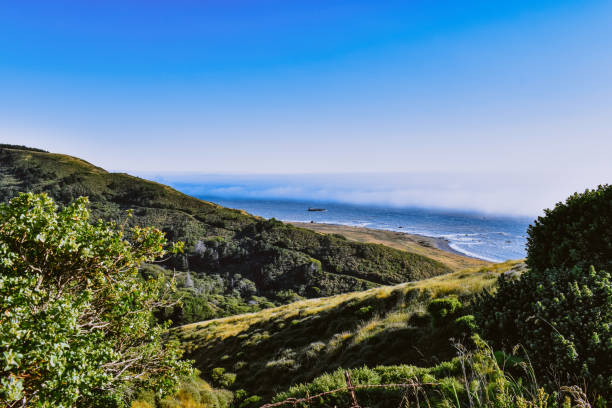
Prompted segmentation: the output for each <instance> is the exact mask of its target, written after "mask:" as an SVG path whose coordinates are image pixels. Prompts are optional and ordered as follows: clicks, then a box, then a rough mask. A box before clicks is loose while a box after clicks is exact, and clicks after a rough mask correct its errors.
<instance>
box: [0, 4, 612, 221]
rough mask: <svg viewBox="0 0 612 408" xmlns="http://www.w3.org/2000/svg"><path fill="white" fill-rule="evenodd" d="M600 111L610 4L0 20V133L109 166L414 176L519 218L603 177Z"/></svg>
mask: <svg viewBox="0 0 612 408" xmlns="http://www.w3.org/2000/svg"><path fill="white" fill-rule="evenodd" d="M611 118H612V2H609V1H592V0H585V1H566V0H556V1H547V0H543V1H522V0H516V1H508V2H493V1H469V0H463V1H393V0H390V1H384V2H381V1H360V0H351V1H334V0H326V1H317V0H309V1H266V0H260V1H231V0H225V1H181V0H176V1H153V0H148V1H137V0H134V1H112V0H108V1H87V2H83V1H62V0H57V1H53V2H50V1H38V2H37V1H27V0H24V1H19V2H6V3H5V4H3V5H2V9H1V11H0V140H1V141H2V142H4V143H17V144H25V145H29V146H35V147H39V148H43V149H47V150H50V151H53V152H61V153H67V154H72V155H75V156H78V157H81V158H84V159H86V160H88V161H90V162H92V163H95V164H96V165H99V166H102V167H104V168H107V169H110V170H120V171H128V172H132V173H138V174H151V173H156V174H157V173H159V174H161V173H176V174H179V173H181V174H185V173H190V174H249V175H253V174H285V175H286V174H339V173H342V174H355V173H359V174H363V173H368V174H371V173H376V174H389V175H391V174H393V175H395V176H394V178H389V180H404V181H405V180H406V179H407V178H408V176H406V175H411V177H413V178H414V176H415V175H419V174H426V175H428V176H427V177H432V178H435V179H436V180H441V181H439V182H437V183H438V184H439V185H441V186H444V188H445V189H448V188H450V187H449V185H446V184H445V181H444V180H448V181H449V183H450V184H453V185H463V186H466V187H465V188H468V186H479V187H478V188H479V189H483V188H484V189H485V190H487V197H489V196H490V198H489V199H490V200H491V203H492V204H491V205H487V208H489V207H490V208H493V210H495V209H496V208H497V210H500V211H502V210H503V211H506V208H507V207H508V200H509V199H510V197H515V199H514V200H513V204H512V206H514V207H513V208H515V209H516V211H518V212H533V211H534V210H533V209H534V208H541V206H542V205H543V204H546V203H551V201H553V200H555V201H558V200H560V199H562V198H563V197H564V196H565V195H567V194H568V193H571V192H573V191H576V190H582V189H584V188H586V187H593V186H596V185H598V184H602V183H606V182H610V181H611V180H610V175H612V160H610V159H609V157H610V152H611V151H612V131H611V129H612V119H611ZM398 174H399V176H398ZM479 177H480V179H479ZM380 179H381V178H380V177H378V178H377V180H380ZM352 180H358V179H356V178H354V179H352ZM374 184H376V183H374ZM391 184H393V183H392V182H391ZM483 186H484V187H483ZM500 186H501V187H500ZM469 188H476V187H469ZM434 190H435V189H433V190H430V191H422V192H420V193H418V196H419V197H421V199H423V195H425V196H426V195H428V194H429V195H430V196H431V197H434V196H435V195H436V194H437V192H436V191H437V190H436V191H434ZM501 190H503V191H507V193H504V194H502V193H500V191H501ZM368 191H373V192H374V193H373V194H375V193H376V191H377V190H376V189H373V188H370V189H369V190H368ZM389 191H390V193H389V194H391V195H393V191H395V190H394V189H393V188H391V187H390V188H389ZM398 191H399V189H398ZM474 192H475V191H474ZM470 193H471V191H470V190H467V191H466V192H465V194H467V195H468V197H469V196H470ZM416 196H417V194H416V193H415V194H413V195H411V196H406V197H404V198H403V199H402V200H399V199H398V198H397V197H398V196H397V195H396V196H393V197H391V198H389V201H394V200H395V201H398V200H399V201H401V202H402V203H405V204H410V202H411V200H412V201H414V200H416V198H415V197H416ZM496 196H498V198H497V199H495V197H496ZM536 196H537V197H536ZM474 197H475V198H477V197H478V196H474ZM516 197H520V198H516ZM435 200H438V201H439V202H442V201H444V200H446V201H448V202H449V203H450V204H452V205H464V204H463V201H460V200H458V201H456V202H455V201H453V198H451V197H447V198H444V197H442V196H440V197H438V198H436V199H435ZM435 200H434V201H435ZM426 201H427V200H426ZM429 201H431V200H429ZM496 201H497V204H496V203H495V202H496ZM515 201H516V202H517V203H516V204H514V202H515ZM474 206H476V207H478V205H477V204H474ZM481 207H482V208H483V209H484V206H481Z"/></svg>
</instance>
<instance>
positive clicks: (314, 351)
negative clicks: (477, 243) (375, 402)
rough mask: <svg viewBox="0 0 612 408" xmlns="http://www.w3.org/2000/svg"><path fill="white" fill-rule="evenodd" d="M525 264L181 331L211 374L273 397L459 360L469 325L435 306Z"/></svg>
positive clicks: (489, 285)
mask: <svg viewBox="0 0 612 408" xmlns="http://www.w3.org/2000/svg"><path fill="white" fill-rule="evenodd" d="M523 269H524V264H523V263H522V262H520V261H509V262H506V263H503V264H496V265H493V266H490V267H485V268H480V269H471V270H466V271H462V272H454V273H451V274H448V275H444V276H439V277H434V278H430V279H426V280H422V281H419V282H413V283H403V284H399V285H395V286H384V287H378V288H374V289H370V290H366V291H363V292H356V293H346V294H341V295H337V296H332V297H328V298H320V299H309V300H304V301H300V302H296V303H292V304H289V305H285V306H281V307H276V308H272V309H267V310H263V311H260V312H257V313H250V314H244V315H239V316H233V317H228V318H223V319H216V320H210V321H205V322H201V323H195V324H189V325H185V326H183V327H181V328H179V329H177V331H176V333H177V334H178V335H179V337H180V339H181V342H182V343H183V344H184V348H185V350H186V351H187V355H188V356H189V357H190V358H193V359H194V360H195V361H196V366H197V367H198V368H199V369H200V370H201V371H202V373H203V376H204V378H210V377H211V376H212V375H213V373H214V372H215V371H214V370H215V369H216V370H217V372H218V371H220V370H221V369H224V370H225V372H226V373H233V374H236V380H235V384H234V387H235V388H244V389H246V390H247V392H248V393H249V394H256V395H259V396H263V397H265V398H266V399H267V398H270V397H271V396H272V395H274V394H275V393H277V392H281V391H284V390H286V389H287V388H288V387H289V386H290V385H292V384H296V383H301V382H308V381H311V380H312V379H313V378H315V377H317V376H318V375H321V374H323V373H324V372H329V371H333V370H334V369H336V368H338V367H342V368H352V367H360V366H362V365H368V366H371V367H373V366H377V365H381V364H383V365H384V364H402V363H404V364H416V365H420V366H431V365H434V364H436V363H437V362H439V361H445V360H448V359H450V358H452V357H453V356H454V354H455V350H454V349H453V347H452V346H451V344H450V341H449V338H450V337H455V338H457V337H461V336H462V335H463V327H461V326H457V325H455V324H454V323H453V322H450V323H448V322H446V323H445V324H443V325H437V324H433V323H432V320H431V316H430V315H429V313H428V312H427V306H428V304H430V302H431V301H432V299H435V298H441V297H446V296H449V295H454V296H457V297H458V299H460V300H462V301H463V302H464V303H469V299H470V298H471V296H473V295H474V294H475V293H478V292H481V291H482V290H483V289H485V288H492V287H493V286H494V284H495V282H496V280H497V277H498V276H499V275H500V274H501V273H504V272H508V271H510V272H509V273H514V272H515V271H516V272H520V271H522V270H523Z"/></svg>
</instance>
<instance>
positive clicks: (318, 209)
mask: <svg viewBox="0 0 612 408" xmlns="http://www.w3.org/2000/svg"><path fill="white" fill-rule="evenodd" d="M308 211H327V210H326V209H325V208H312V207H309V208H308Z"/></svg>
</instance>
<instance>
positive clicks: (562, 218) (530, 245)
mask: <svg viewBox="0 0 612 408" xmlns="http://www.w3.org/2000/svg"><path fill="white" fill-rule="evenodd" d="M544 213H545V215H544V216H543V217H538V219H537V220H536V221H535V223H534V224H533V225H531V226H530V227H529V229H528V234H529V237H528V239H527V264H528V265H529V267H530V268H531V269H539V270H544V269H546V268H572V267H574V266H576V265H578V266H581V267H588V266H590V265H593V266H595V268H596V269H604V270H607V271H612V186H609V185H605V186H599V187H598V188H597V189H595V190H586V191H585V192H584V193H582V194H578V193H576V194H574V195H572V196H570V197H569V198H568V199H567V200H566V201H565V202H564V203H558V204H557V205H556V206H555V208H553V209H552V210H549V209H546V210H544ZM585 270H586V269H585Z"/></svg>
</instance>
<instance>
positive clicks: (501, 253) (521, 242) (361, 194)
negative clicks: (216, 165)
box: [146, 174, 533, 262]
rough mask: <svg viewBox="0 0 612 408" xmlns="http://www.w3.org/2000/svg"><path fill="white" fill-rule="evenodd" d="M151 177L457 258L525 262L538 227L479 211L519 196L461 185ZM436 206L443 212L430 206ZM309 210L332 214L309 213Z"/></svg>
mask: <svg viewBox="0 0 612 408" xmlns="http://www.w3.org/2000/svg"><path fill="white" fill-rule="evenodd" d="M146 176H147V178H149V179H153V180H155V181H159V182H162V183H164V184H168V185H170V186H172V187H174V188H176V189H177V190H179V191H182V192H184V193H186V194H189V195H191V196H194V197H198V198H201V199H203V200H206V201H212V202H215V203H218V204H220V205H223V206H225V207H230V208H236V209H241V210H245V211H247V212H249V213H251V214H253V215H258V216H261V217H264V218H276V219H278V220H281V221H297V222H310V221H314V222H317V223H329V224H340V225H350V226H359V227H366V228H376V229H383V230H390V231H397V232H406V233H411V234H420V235H427V236H430V237H436V238H444V239H446V240H447V241H448V242H449V245H450V246H451V248H453V249H454V250H456V251H458V252H461V253H463V254H465V255H469V256H472V257H476V258H480V259H485V260H489V261H493V262H503V261H505V260H508V259H521V258H524V257H525V256H526V250H525V244H526V240H527V227H528V226H529V224H530V223H532V222H533V216H532V217H527V216H510V215H491V214H504V212H503V209H502V208H501V207H499V208H498V211H496V212H492V211H483V210H479V209H478V207H474V205H485V204H487V203H490V202H491V200H492V197H493V198H495V200H493V202H495V203H498V204H499V203H501V204H503V205H506V204H507V203H508V201H509V200H510V198H509V197H511V198H516V197H521V194H518V193H516V192H515V193H514V194H512V195H511V196H508V195H504V193H503V191H504V190H503V189H502V188H501V187H496V185H495V184H494V183H493V184H491V183H484V184H483V183H482V182H479V183H476V182H472V183H464V184H457V182H456V181H453V182H449V178H448V177H442V176H435V177H434V176H429V177H428V176H418V177H416V176H412V177H409V176H403V175H402V176H400V177H391V176H389V175H344V176H338V175H314V176H313V175H301V176H300V175H291V176H289V175H288V176H260V175H253V176H245V175H243V176H240V175H201V174H195V175H189V174H162V175H159V174H158V175H151V174H149V175H146ZM455 179H456V177H455V178H453V179H452V180H455ZM493 193H494V194H493ZM498 196H499V197H498ZM523 196H524V195H523ZM398 198H400V199H399V200H398ZM428 200H431V202H430V201H428ZM410 203H414V204H412V205H410ZM434 203H438V205H430V204H434ZM441 204H446V206H448V207H450V208H469V206H472V209H470V210H447V209H440V205H441ZM309 207H315V208H321V207H322V208H325V209H326V210H327V211H324V212H309V211H308V208H309ZM483 208H486V207H483ZM500 210H501V211H500Z"/></svg>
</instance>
